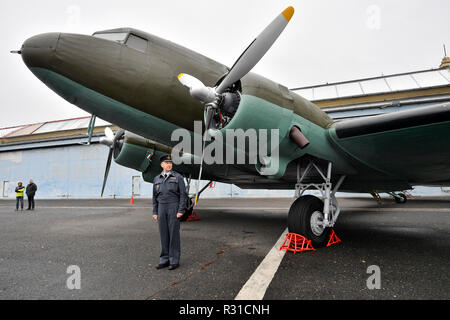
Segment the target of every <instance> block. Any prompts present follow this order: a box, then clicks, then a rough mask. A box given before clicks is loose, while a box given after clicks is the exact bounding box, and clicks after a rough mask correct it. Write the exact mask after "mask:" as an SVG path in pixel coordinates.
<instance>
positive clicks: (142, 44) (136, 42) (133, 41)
mask: <svg viewBox="0 0 450 320" xmlns="http://www.w3.org/2000/svg"><path fill="white" fill-rule="evenodd" d="M147 44H148V41H147V40H146V39H144V38H141V37H138V36H135V35H134V34H130V36H129V37H128V40H127V42H126V45H127V46H128V47H130V48H133V49H136V50H138V51H140V52H145V51H147Z"/></svg>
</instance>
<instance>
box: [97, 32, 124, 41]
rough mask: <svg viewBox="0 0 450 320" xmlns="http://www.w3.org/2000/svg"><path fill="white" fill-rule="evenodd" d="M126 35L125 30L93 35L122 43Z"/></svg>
mask: <svg viewBox="0 0 450 320" xmlns="http://www.w3.org/2000/svg"><path fill="white" fill-rule="evenodd" d="M127 35H128V33H127V32H109V33H95V34H94V37H96V38H101V39H105V40H110V41H116V42H119V43H124V42H125V39H126V38H127Z"/></svg>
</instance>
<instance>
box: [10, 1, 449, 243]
mask: <svg viewBox="0 0 450 320" xmlns="http://www.w3.org/2000/svg"><path fill="white" fill-rule="evenodd" d="M293 14H294V9H293V8H292V7H288V8H287V9H285V10H284V11H282V13H281V14H279V15H278V16H276V18H275V19H274V20H273V21H272V22H271V23H270V24H269V25H268V26H267V27H266V28H265V29H264V30H263V31H262V32H261V34H260V35H259V36H258V37H256V39H255V40H254V41H253V42H252V43H251V44H250V45H249V47H248V48H247V49H246V50H245V51H244V52H243V54H242V55H241V56H240V57H239V58H238V59H237V61H236V62H235V64H234V65H233V66H232V67H231V68H228V67H227V66H225V65H223V64H221V63H219V62H216V61H214V60H212V59H210V58H208V57H206V56H204V55H201V54H198V53H196V52H194V51H192V50H189V49H187V48H185V47H182V46H180V45H177V44H175V43H173V42H170V41H168V40H165V39H162V38H159V37H157V36H155V35H152V34H149V33H146V32H143V31H139V30H136V29H133V28H118V29H112V30H104V31H98V32H95V33H94V34H93V35H81V34H70V33H59V32H56V33H45V34H39V35H36V36H34V37H31V38H29V39H27V40H26V41H25V42H24V43H23V45H22V47H21V49H20V50H19V51H16V53H20V54H21V56H22V59H23V61H24V63H25V64H26V66H27V67H28V68H29V69H30V70H31V72H32V73H33V74H34V75H35V76H36V77H37V78H39V79H40V80H41V81H42V82H44V83H45V84H46V85H47V86H48V87H49V88H50V89H51V90H53V91H54V92H56V93H57V94H58V95H60V96H61V97H62V98H64V99H65V100H67V101H68V102H70V103H72V104H74V105H76V106H77V107H79V108H81V109H83V110H85V111H87V112H89V113H90V114H92V115H93V117H100V118H101V119H104V120H106V121H109V122H111V123H113V124H115V125H117V126H118V127H120V129H119V130H118V131H117V132H116V133H115V134H114V133H113V132H112V131H111V130H110V129H109V130H108V129H107V130H106V131H105V135H106V137H105V138H104V139H103V140H102V143H103V144H105V145H107V146H108V147H109V148H110V149H109V155H108V161H107V165H106V170H105V178H104V182H103V189H104V187H105V183H106V179H107V176H108V172H109V167H110V164H111V159H112V158H113V159H114V161H115V162H116V163H118V164H119V165H122V166H125V167H129V168H133V169H135V170H138V171H140V172H142V176H143V179H144V180H145V181H146V182H150V183H151V182H152V181H153V178H154V177H155V176H156V175H158V174H159V173H160V171H161V168H160V166H159V161H158V159H159V157H160V156H161V155H163V154H167V153H175V154H179V155H182V156H183V157H194V158H195V157H197V158H198V157H201V158H203V152H204V149H203V150H201V151H200V154H198V153H194V154H188V153H183V152H182V151H180V150H176V148H175V146H176V144H177V141H172V139H171V134H172V132H174V130H176V129H180V128H181V129H184V130H188V132H189V133H190V134H191V135H192V136H193V137H194V135H195V121H202V122H203V124H204V127H203V125H202V129H201V135H202V137H201V139H202V141H203V143H204V145H203V147H205V145H208V144H209V143H212V141H214V136H215V137H217V134H218V133H221V132H224V130H229V129H243V130H247V129H257V130H261V129H267V130H270V129H277V130H278V132H279V140H278V141H277V144H278V158H277V159H274V157H272V154H269V155H268V156H267V157H265V158H263V159H257V161H256V163H244V164H228V163H224V164H221V163H213V164H205V163H204V161H203V159H201V161H200V163H199V162H198V161H197V162H194V163H192V164H185V163H182V164H180V165H178V166H176V167H175V169H176V170H177V171H178V172H180V173H181V174H183V175H184V176H185V178H186V179H187V181H188V185H189V184H190V181H191V179H192V177H193V178H196V177H197V180H198V181H200V180H201V179H204V180H209V181H217V182H223V183H232V184H235V185H237V186H238V187H240V188H243V189H271V190H274V189H289V190H294V189H295V192H296V199H295V200H294V202H293V203H292V205H291V207H290V209H289V214H288V219H287V224H288V228H289V231H290V232H294V233H298V234H301V235H304V236H305V237H306V238H308V239H310V240H311V243H312V245H313V246H314V247H321V246H324V245H326V243H327V241H328V238H329V235H330V232H331V229H332V228H333V226H334V225H335V223H336V221H337V219H338V216H339V214H340V206H339V203H338V201H337V199H336V192H337V191H344V192H353V193H374V192H388V193H390V194H391V195H393V196H394V197H395V199H396V201H398V202H405V201H406V196H405V195H404V194H402V193H400V191H402V190H408V189H411V188H412V187H413V186H416V185H422V186H450V166H449V163H450V139H449V133H450V106H449V105H448V104H437V105H434V106H430V107H426V108H421V109H415V110H410V111H401V112H395V113H390V114H386V115H378V116H372V117H368V118H361V119H354V120H349V121H341V122H334V121H333V120H332V119H331V118H330V117H329V116H328V115H327V114H326V113H325V112H323V111H322V110H321V109H320V108H319V107H317V106H316V105H315V104H313V103H312V102H310V101H308V100H306V99H304V98H303V97H301V96H299V95H298V94H296V93H294V92H292V91H290V90H289V89H288V88H286V87H285V86H283V85H281V84H279V83H276V82H274V81H271V80H270V79H267V78H265V77H263V76H260V75H257V74H255V73H252V72H251V70H252V68H253V67H254V66H255V65H256V63H258V62H259V60H260V59H261V58H262V57H263V56H264V55H265V54H266V52H267V51H268V50H269V48H270V47H271V46H272V44H273V43H274V42H275V40H276V39H277V38H278V37H279V36H280V35H281V33H282V31H283V30H284V28H285V27H286V26H287V24H288V23H289V21H290V19H291V18H292V16H293ZM91 122H93V121H91ZM226 143H227V142H226ZM246 147H248V145H246ZM233 150H234V151H236V152H237V151H238V150H237V147H236V148H235V149H233ZM244 151H245V152H247V151H246V150H244ZM197 160H198V159H197ZM274 160H277V161H278V168H277V170H276V172H271V173H270V174H267V172H268V171H267V169H268V168H269V167H270V163H271V162H272V161H274ZM103 189H102V190H103ZM310 189H314V190H318V191H319V193H320V195H321V196H319V197H316V196H313V195H304V191H305V190H310ZM202 190H203V189H202ZM202 190H199V188H198V187H197V192H196V197H195V202H196V201H197V197H198V195H199V194H200V193H201V191H202ZM102 193H103V191H102ZM190 201H191V202H192V199H190ZM192 207H193V206H192V204H191V203H190V204H189V208H190V210H191V211H192Z"/></svg>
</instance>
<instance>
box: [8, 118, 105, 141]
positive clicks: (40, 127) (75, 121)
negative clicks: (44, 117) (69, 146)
mask: <svg viewBox="0 0 450 320" xmlns="http://www.w3.org/2000/svg"><path fill="white" fill-rule="evenodd" d="M90 119H91V117H82V118H72V119H65V120H56V121H47V122H40V123H33V124H26V125H20V126H14V127H7V128H0V138H11V137H19V136H26V135H35V134H40V133H47V132H58V131H67V130H77V129H85V128H87V127H88V126H89V121H90ZM109 125H111V123H109V122H107V121H104V120H102V119H98V118H97V120H96V121H95V127H105V126H109Z"/></svg>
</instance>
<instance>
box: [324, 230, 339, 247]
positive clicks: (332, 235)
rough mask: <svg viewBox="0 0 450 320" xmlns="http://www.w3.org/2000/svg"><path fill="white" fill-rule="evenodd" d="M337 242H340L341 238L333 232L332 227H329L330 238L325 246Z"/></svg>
mask: <svg viewBox="0 0 450 320" xmlns="http://www.w3.org/2000/svg"><path fill="white" fill-rule="evenodd" d="M339 242H341V239H339V238H338V236H337V235H336V233H335V232H334V229H331V233H330V240H328V243H327V247H329V246H331V245H333V244H336V243H339Z"/></svg>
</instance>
